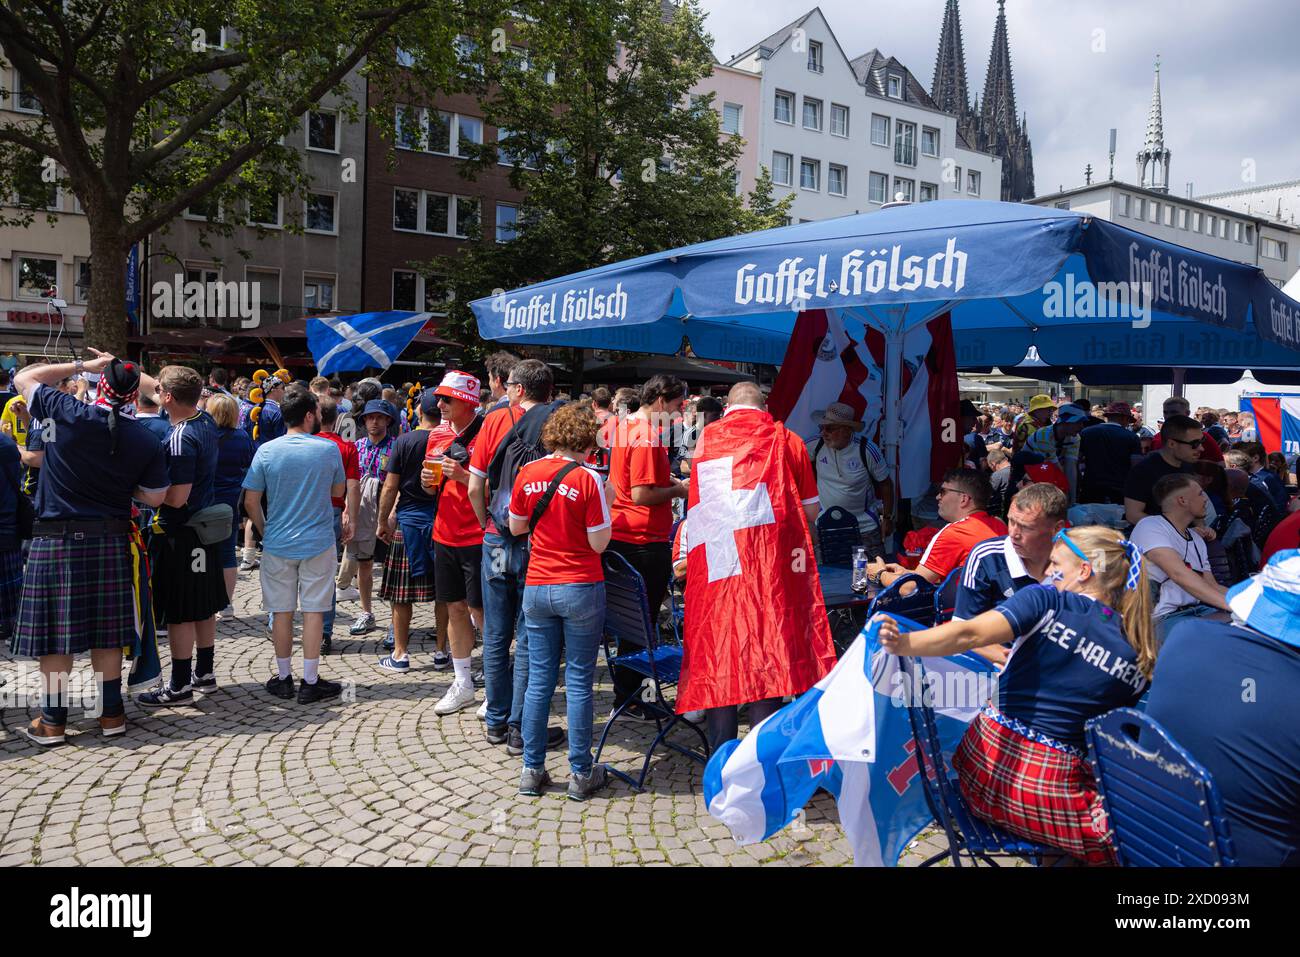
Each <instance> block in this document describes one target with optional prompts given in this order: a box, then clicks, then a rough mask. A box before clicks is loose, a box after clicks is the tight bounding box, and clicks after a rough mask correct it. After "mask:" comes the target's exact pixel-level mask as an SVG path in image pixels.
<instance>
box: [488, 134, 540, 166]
mask: <svg viewBox="0 0 1300 957" xmlns="http://www.w3.org/2000/svg"><path fill="white" fill-rule="evenodd" d="M514 136H515V133H514V131H513V130H508V129H506V128H505V127H498V128H497V162H498V163H500V164H501V165H502V166H519V167H522V168H523V169H540V168H541V165H542V160H541V157H540V156H538V155H537V154H536V153H525V152H524V150H523V148H522V144H516V145H515V146H514V147H513V148H512V147H510V146H507V145H506V144H507V143H508V142H510V140H511V139H512V138H513V137H514Z"/></svg>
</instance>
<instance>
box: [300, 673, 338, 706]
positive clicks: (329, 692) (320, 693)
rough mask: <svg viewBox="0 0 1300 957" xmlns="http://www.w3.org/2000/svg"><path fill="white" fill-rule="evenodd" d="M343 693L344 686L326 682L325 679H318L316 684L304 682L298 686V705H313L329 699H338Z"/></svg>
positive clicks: (335, 682) (334, 682)
mask: <svg viewBox="0 0 1300 957" xmlns="http://www.w3.org/2000/svg"><path fill="white" fill-rule="evenodd" d="M342 693H343V686H342V685H341V684H339V683H338V682H337V681H326V680H325V679H324V678H317V679H316V683H315V684H310V685H309V684H307V682H305V681H304V682H303V683H302V684H300V685H299V686H298V703H299V704H312V703H314V702H316V701H324V700H326V699H327V698H337V697H338V696H339V695H341V694H342Z"/></svg>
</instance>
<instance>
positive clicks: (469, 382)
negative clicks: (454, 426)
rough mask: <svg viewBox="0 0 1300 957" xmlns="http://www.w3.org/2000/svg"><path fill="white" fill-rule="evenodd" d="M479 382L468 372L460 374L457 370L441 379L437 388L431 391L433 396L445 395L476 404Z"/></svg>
mask: <svg viewBox="0 0 1300 957" xmlns="http://www.w3.org/2000/svg"><path fill="white" fill-rule="evenodd" d="M479 392H480V388H479V381H478V379H476V378H474V377H473V376H472V375H470V374H469V373H468V372H461V371H460V370H459V369H452V370H451V371H450V372H448V373H447V374H446V375H445V376H443V377H442V382H440V383H439V384H438V388H436V389H434V390H433V394H434V395H446V396H450V397H451V398H453V399H461V400H463V401H465V402H473V403H475V404H477V403H478V397H479Z"/></svg>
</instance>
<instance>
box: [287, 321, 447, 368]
mask: <svg viewBox="0 0 1300 957" xmlns="http://www.w3.org/2000/svg"><path fill="white" fill-rule="evenodd" d="M432 318H433V313H431V312H398V311H389V312H362V313H358V314H357V315H355V316H313V317H311V318H310V319H308V320H307V347H308V348H309V349H311V356H312V359H314V360H315V362H316V371H317V372H319V373H320V374H321V375H332V374H334V373H335V372H360V371H361V370H362V369H373V368H376V367H378V368H380V369H387V368H388V367H389V366H390V365H392V364H393V362H394V361H396V359H397V357H398V356H400V355H401V354H402V350H404V349H405V348H406V347H407V346H409V345H410V344H411V340H412V339H414V338H415V337H416V335H417V334H418V333H419V331H420V330H421V329H423V328H424V325H425V323H427V322H428V321H429V320H430V319H432Z"/></svg>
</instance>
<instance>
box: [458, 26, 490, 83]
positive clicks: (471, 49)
mask: <svg viewBox="0 0 1300 957" xmlns="http://www.w3.org/2000/svg"><path fill="white" fill-rule="evenodd" d="M455 46H456V62H457V63H458V64H459V66H460V68H461V72H462V73H477V74H478V75H479V76H482V75H483V64H481V63H479V62H477V55H478V41H476V40H473V39H471V38H470V37H467V36H458V37H456V41H455Z"/></svg>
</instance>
